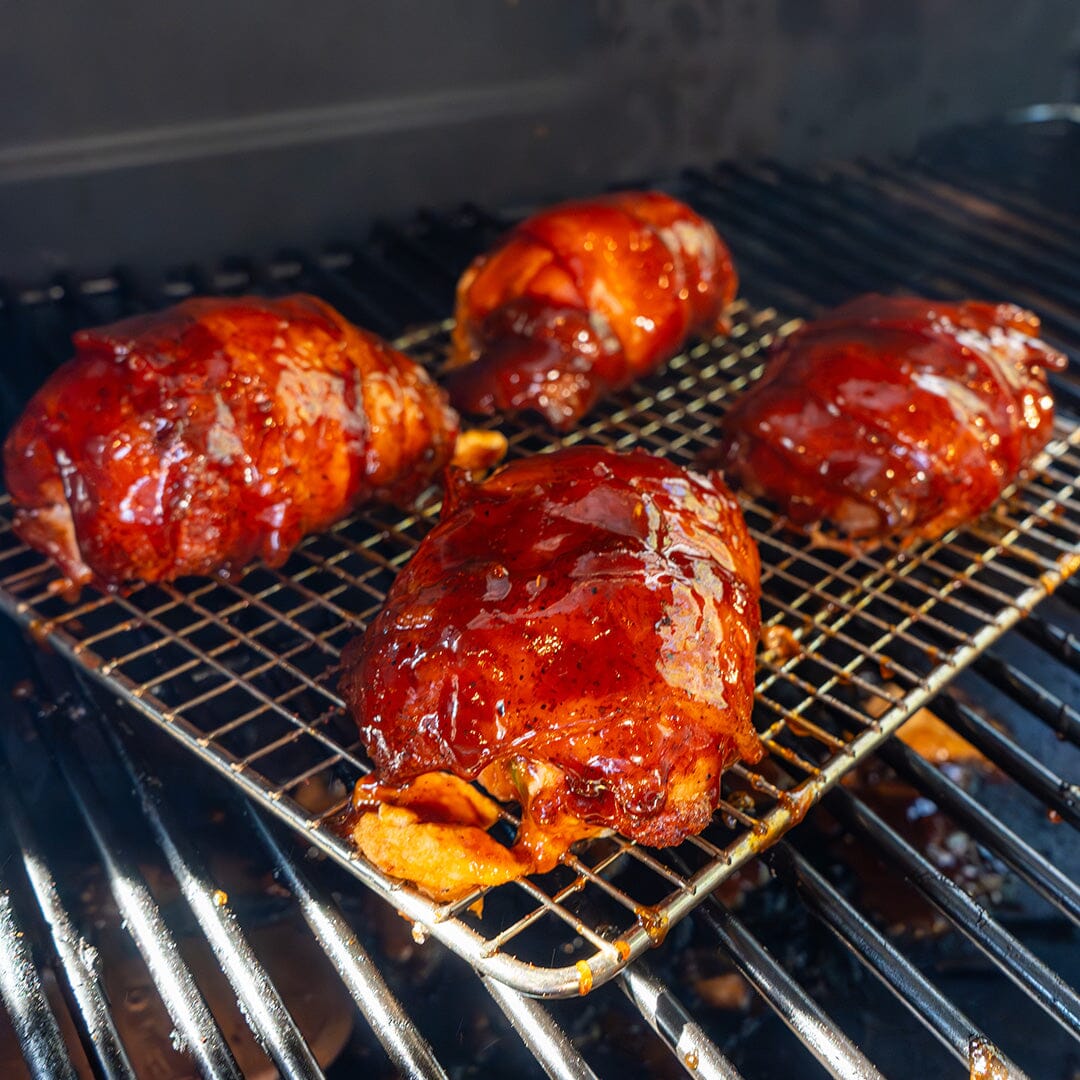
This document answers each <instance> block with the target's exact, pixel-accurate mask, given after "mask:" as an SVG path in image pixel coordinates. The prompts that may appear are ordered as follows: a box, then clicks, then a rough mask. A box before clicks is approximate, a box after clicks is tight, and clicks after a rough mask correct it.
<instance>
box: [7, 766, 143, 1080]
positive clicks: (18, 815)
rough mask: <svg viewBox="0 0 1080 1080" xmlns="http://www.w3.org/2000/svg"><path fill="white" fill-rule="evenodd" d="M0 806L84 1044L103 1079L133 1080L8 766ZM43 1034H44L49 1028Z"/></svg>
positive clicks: (85, 949)
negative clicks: (47, 934) (51, 946)
mask: <svg viewBox="0 0 1080 1080" xmlns="http://www.w3.org/2000/svg"><path fill="white" fill-rule="evenodd" d="M0 806H2V807H3V814H4V823H3V827H4V828H9V829H10V830H11V834H12V835H11V840H12V848H13V850H18V853H19V857H20V858H21V861H22V864H23V870H24V871H25V873H26V877H27V880H28V882H29V884H30V888H31V890H32V891H33V894H34V899H35V900H36V901H37V904H38V907H39V908H40V910H41V914H42V916H43V917H44V919H45V922H46V923H47V925H48V927H49V934H50V937H51V939H52V944H53V947H54V948H55V949H56V954H57V957H58V958H59V960H60V970H61V972H62V973H63V978H64V980H65V981H66V983H67V987H68V990H69V992H70V994H71V996H72V998H73V1000H74V1001H75V1004H76V1006H77V1008H78V1015H79V1018H80V1019H81V1020H82V1027H83V1031H84V1033H85V1042H86V1043H88V1044H89V1046H90V1047H91V1048H92V1051H93V1054H94V1056H95V1058H96V1062H97V1067H98V1068H99V1069H100V1070H101V1075H102V1076H103V1077H105V1078H106V1080H125V1078H132V1080H134V1076H135V1072H134V1070H133V1069H132V1067H131V1061H130V1060H129V1058H128V1055H127V1051H126V1050H125V1049H124V1045H123V1043H122V1042H121V1040H120V1036H119V1034H118V1033H117V1031H116V1024H115V1022H114V1020H113V1014H112V1009H111V1008H110V1006H109V1000H108V997H107V996H106V994H105V990H104V988H103V986H102V985H101V979H100V974H99V972H98V970H97V967H96V963H95V961H96V953H95V951H94V949H93V946H91V945H90V944H89V942H87V941H86V939H85V938H84V937H83V936H82V935H81V934H79V932H78V931H77V930H76V928H75V926H74V925H73V923H72V921H71V916H70V915H69V914H68V911H67V909H66V908H65V907H64V904H63V901H62V900H61V899H60V895H59V892H58V891H57V888H56V882H55V880H54V878H53V874H52V871H51V870H50V869H49V865H48V862H47V860H46V859H45V858H44V856H43V855H42V853H41V848H40V845H39V843H38V840H37V837H36V836H35V834H34V829H33V827H32V826H31V824H30V821H29V818H28V815H27V811H26V808H25V807H24V806H23V803H22V800H21V798H20V797H19V795H18V788H17V785H16V782H15V777H14V775H13V773H12V771H11V769H10V766H5V768H3V769H2V770H0ZM42 1030H43V1031H45V1030H48V1029H47V1026H45V1027H43V1028H42ZM58 1034H59V1033H58V1032H57V1035H58ZM51 1035H52V1033H51V1032H50V1037H51ZM33 1056H35V1055H33V1054H29V1055H28V1057H33ZM58 1075H62V1073H58Z"/></svg>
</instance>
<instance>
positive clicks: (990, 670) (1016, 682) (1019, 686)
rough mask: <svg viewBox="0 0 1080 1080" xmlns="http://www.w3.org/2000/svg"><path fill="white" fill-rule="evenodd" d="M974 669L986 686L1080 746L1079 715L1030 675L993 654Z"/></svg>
mask: <svg viewBox="0 0 1080 1080" xmlns="http://www.w3.org/2000/svg"><path fill="white" fill-rule="evenodd" d="M973 667H974V668H975V670H976V671H977V672H978V673H979V674H980V675H981V676H982V677H983V678H984V679H986V681H987V682H989V683H991V684H993V685H994V686H996V687H997V688H998V689H999V690H1004V691H1005V693H1007V694H1008V695H1009V697H1011V698H1012V699H1013V700H1014V701H1017V702H1019V703H1020V704H1021V705H1023V706H1024V707H1025V708H1026V709H1028V710H1029V711H1030V712H1032V713H1034V714H1035V715H1036V716H1037V717H1038V718H1039V719H1040V720H1042V721H1043V722H1044V723H1045V724H1047V725H1048V726H1049V727H1051V728H1053V730H1054V731H1056V732H1057V733H1058V734H1059V735H1060V736H1061V737H1062V738H1063V739H1068V740H1069V741H1070V742H1073V743H1076V744H1077V745H1080V712H1077V710H1076V709H1074V708H1073V706H1072V705H1070V704H1069V703H1068V702H1067V701H1062V700H1061V698H1059V697H1058V696H1057V695H1055V694H1052V693H1050V691H1049V690H1044V689H1043V688H1042V687H1041V686H1039V684H1038V683H1037V682H1036V681H1035V680H1034V679H1033V678H1031V676H1030V675H1025V674H1024V673H1023V672H1022V671H1019V670H1018V669H1017V668H1015V667H1013V665H1012V664H1009V663H1006V662H1005V661H1004V660H1002V659H1001V657H999V656H995V655H994V654H993V653H984V654H983V655H982V656H980V657H979V658H978V660H976V661H975V663H974V665H973Z"/></svg>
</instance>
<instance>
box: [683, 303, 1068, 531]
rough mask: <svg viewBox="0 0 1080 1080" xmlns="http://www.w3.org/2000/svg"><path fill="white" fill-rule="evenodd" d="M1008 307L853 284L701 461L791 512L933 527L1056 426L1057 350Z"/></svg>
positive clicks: (973, 502)
mask: <svg viewBox="0 0 1080 1080" xmlns="http://www.w3.org/2000/svg"><path fill="white" fill-rule="evenodd" d="M1038 332H1039V320H1038V319H1037V318H1036V317H1035V316H1034V315H1032V314H1031V313H1030V312H1028V311H1024V310H1022V309H1020V308H1018V307H1015V306H1014V305H1012V304H986V303H977V302H974V301H967V302H964V303H944V302H938V301H931V300H921V299H917V298H915V297H902V298H893V297H884V296H864V297H861V298H859V299H857V300H853V301H851V302H850V303H847V304H844V305H843V306H842V307H839V308H837V309H836V310H835V311H833V312H831V313H829V314H827V315H825V316H823V317H822V318H821V319H818V320H816V321H814V322H811V323H808V324H807V325H805V326H804V327H802V328H801V329H799V330H797V331H796V332H795V333H794V334H792V335H791V336H790V337H789V338H787V339H786V340H785V341H783V342H781V343H780V344H779V345H778V346H776V348H775V349H774V351H773V353H772V355H771V356H770V357H769V359H768V363H767V367H766V370H765V375H764V376H763V377H762V379H761V381H760V382H759V383H758V384H757V385H755V386H753V387H752V388H751V389H750V390H749V391H747V392H746V393H744V394H743V395H741V396H740V397H738V398H737V399H736V400H735V402H734V404H733V405H732V407H731V410H730V412H728V414H727V415H726V416H725V418H724V421H723V428H722V441H721V444H720V446H719V448H718V450H717V451H716V452H713V453H710V454H709V455H707V456H706V457H705V458H704V459H703V462H704V463H707V464H710V465H719V466H720V467H721V468H722V469H723V471H724V473H725V475H726V476H728V477H729V478H730V479H732V480H735V481H737V482H738V483H739V484H741V485H742V486H743V487H744V488H745V489H746V490H748V491H749V492H750V493H752V494H754V495H765V496H767V497H768V498H769V499H771V500H772V501H773V502H775V503H776V504H778V506H779V507H780V509H781V510H782V512H783V513H784V514H785V515H786V517H787V519H788V520H789V521H790V522H791V523H792V524H794V525H797V526H802V527H807V528H814V527H816V526H818V525H819V524H827V523H828V524H832V525H834V526H836V527H837V528H839V530H840V531H841V532H843V533H845V534H846V535H847V536H849V537H854V538H862V537H867V538H875V537H884V536H889V535H900V536H904V537H907V538H912V537H918V536H924V537H935V536H940V535H941V534H942V533H944V532H946V531H947V530H948V529H951V528H953V527H954V526H956V525H958V524H960V523H962V522H964V521H966V520H969V519H970V518H973V517H975V516H977V515H979V514H981V513H982V512H983V511H984V510H986V509H988V508H989V507H990V506H991V505H992V504H993V503H994V501H995V500H996V499H997V498H998V497H999V496H1000V495H1001V493H1002V492H1003V491H1004V489H1005V488H1006V487H1008V485H1009V484H1011V483H1012V482H1013V481H1014V480H1016V478H1017V477H1018V476H1019V475H1021V474H1022V472H1023V471H1024V470H1025V469H1026V468H1027V467H1028V466H1029V465H1030V464H1031V462H1032V461H1033V459H1034V458H1035V456H1036V455H1037V454H1038V453H1039V451H1040V450H1041V449H1042V448H1043V447H1044V446H1045V445H1046V443H1047V441H1048V440H1049V438H1050V434H1051V431H1052V427H1053V399H1052V397H1051V395H1050V392H1049V389H1048V385H1047V378H1046V371H1047V369H1050V370H1055V369H1056V370H1060V369H1061V368H1063V367H1064V365H1065V357H1064V356H1062V355H1061V354H1060V353H1058V352H1056V351H1055V350H1053V349H1051V348H1050V347H1049V346H1047V345H1046V344H1044V343H1043V342H1042V341H1040V340H1039V339H1038V336H1037V335H1038Z"/></svg>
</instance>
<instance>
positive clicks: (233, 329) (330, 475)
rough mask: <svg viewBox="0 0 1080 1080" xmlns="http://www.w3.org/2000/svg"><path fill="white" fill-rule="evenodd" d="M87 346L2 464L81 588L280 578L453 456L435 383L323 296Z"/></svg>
mask: <svg viewBox="0 0 1080 1080" xmlns="http://www.w3.org/2000/svg"><path fill="white" fill-rule="evenodd" d="M74 343H75V349H76V355H75V357H74V358H73V359H71V360H69V361H68V362H67V363H66V364H64V365H63V366H62V367H61V368H60V369H59V370H58V371H57V372H56V373H55V374H54V375H52V377H51V378H50V379H49V380H48V381H47V382H46V383H45V385H44V386H43V387H42V388H41V389H40V390H39V391H38V392H37V394H35V395H34V397H33V399H32V400H31V402H30V404H29V405H28V406H27V408H26V411H25V412H24V413H23V415H22V417H21V418H20V420H19V421H18V422H17V423H16V425H15V427H14V429H13V430H12V432H11V434H10V436H9V437H8V440H7V442H6V444H5V447H4V472H5V479H6V482H7V486H8V490H9V491H10V493H11V496H12V500H13V501H14V503H15V506H16V515H15V529H16V531H17V532H18V533H19V535H20V536H21V537H22V539H24V540H25V541H26V542H27V543H29V544H31V545H32V546H34V547H36V548H38V549H39V550H41V551H43V552H45V553H46V554H48V555H50V556H51V557H52V558H53V559H54V560H55V561H56V562H57V563H58V564H59V565H60V567H61V569H62V570H63V572H64V573H65V574H66V575H67V577H68V579H69V580H70V581H71V582H72V583H74V584H83V583H85V582H88V581H95V582H97V583H98V584H100V585H105V586H110V587H115V586H121V585H124V584H125V583H128V582H132V581H136V580H138V581H167V580H171V579H173V578H176V577H179V576H181V575H183V574H206V573H210V572H212V571H214V570H227V569H228V568H230V567H238V566H242V565H244V564H245V563H247V562H249V561H250V560H251V559H253V558H255V557H256V556H261V557H262V558H263V559H265V560H266V561H267V562H268V563H270V564H271V565H278V564H280V563H282V562H284V560H285V559H286V557H287V556H288V555H289V553H290V551H292V549H293V548H294V547H295V546H296V544H297V543H299V541H300V539H301V538H302V537H303V536H304V535H305V534H307V533H309V532H314V531H318V530H320V529H324V528H326V526H328V525H329V524H330V523H331V522H333V521H335V520H336V519H337V518H339V517H341V516H343V515H344V514H345V513H347V512H348V511H349V510H350V509H351V508H352V507H353V506H354V505H356V504H357V503H359V502H361V501H364V500H366V499H371V498H383V499H389V500H392V501H395V502H401V501H408V500H409V499H410V498H412V497H413V496H414V495H416V494H417V493H418V492H419V491H420V490H422V489H423V488H424V487H426V486H427V484H428V483H429V482H430V481H431V479H432V478H433V477H434V476H435V475H436V474H437V473H438V472H439V471H440V470H441V469H442V467H443V466H444V465H445V464H446V462H447V461H448V460H449V458H450V455H451V452H452V451H453V449H454V444H455V438H456V436H457V431H458V418H457V415H456V413H454V411H453V410H452V409H451V408H450V407H449V405H448V404H447V402H446V398H445V395H444V394H443V392H442V391H441V390H440V389H438V388H437V387H436V386H435V384H434V383H433V382H432V381H431V380H430V379H429V378H428V377H427V375H426V374H425V373H424V372H423V370H422V369H421V368H420V367H419V366H418V365H417V364H416V363H415V362H414V361H412V360H411V359H409V358H408V357H406V356H404V355H403V354H402V353H399V352H397V351H395V350H394V349H391V348H390V347H389V346H387V345H386V344H384V343H383V342H382V341H380V340H379V339H378V338H376V337H375V336H374V335H373V334H368V333H366V332H364V331H363V330H359V329H358V328H356V327H354V326H352V325H351V324H350V323H348V322H346V320H345V319H343V318H342V317H341V316H340V315H339V314H338V313H337V312H336V311H334V309H333V308H331V307H330V306H329V305H328V304H325V303H323V302H322V301H321V300H317V299H315V298H314V297H311V296H292V297H287V298H285V299H281V300H262V299H258V298H254V297H248V298H242V299H193V300H186V301H184V302H183V303H182V304H179V305H177V306H176V307H173V308H170V309H168V310H166V311H163V312H159V313H156V314H151V315H140V316H137V317H135V318H132V319H127V320H124V321H123V322H119V323H116V324H114V325H112V326H105V327H100V328H98V329H94V330H84V331H80V332H79V333H77V334H76V335H75V337H74Z"/></svg>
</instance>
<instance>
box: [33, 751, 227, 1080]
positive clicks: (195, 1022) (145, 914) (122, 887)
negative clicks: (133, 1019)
mask: <svg viewBox="0 0 1080 1080" xmlns="http://www.w3.org/2000/svg"><path fill="white" fill-rule="evenodd" d="M48 745H49V747H50V750H51V751H52V753H53V755H54V756H55V758H56V760H57V763H58V764H59V766H60V770H61V772H62V773H63V776H64V779H65V781H66V782H67V786H68V787H69V788H70V789H71V792H72V795H73V796H74V799H75V803H76V806H77V807H78V810H79V813H80V815H81V817H82V819H83V821H84V822H85V824H86V826H87V829H88V830H89V832H90V835H91V837H92V839H93V841H94V847H95V848H96V849H97V852H98V855H99V857H100V859H101V863H102V865H103V866H104V868H105V873H106V875H107V877H108V881H109V887H110V890H111V891H112V894H113V896H114V898H115V899H116V904H117V907H118V909H119V910H120V913H121V916H122V918H123V919H124V925H125V927H126V928H127V930H128V933H129V934H130V935H131V937H132V938H133V940H134V941H135V943H136V945H137V946H138V948H139V952H141V953H142V955H143V959H144V960H145V961H146V965H147V967H148V968H149V969H150V973H151V975H152V977H153V979H154V983H155V984H156V986H157V987H158V989H159V991H160V993H161V995H162V1000H163V1001H164V1003H165V1007H166V1008H167V1009H168V1011H169V1015H170V1016H171V1017H172V1019H173V1022H174V1023H175V1024H176V1029H177V1031H178V1032H179V1034H180V1037H181V1039H182V1040H183V1044H184V1046H186V1047H187V1049H188V1050H189V1052H190V1053H191V1054H192V1055H193V1057H194V1058H195V1060H196V1061H197V1063H198V1065H199V1069H200V1071H201V1072H202V1073H203V1074H204V1075H205V1076H207V1077H212V1078H214V1080H218V1078H223V1080H224V1078H228V1080H241V1078H240V1070H239V1068H238V1067H237V1064H236V1060H235V1059H234V1058H233V1055H232V1051H231V1050H230V1049H229V1046H228V1044H227V1043H226V1041H225V1038H224V1036H223V1035H222V1033H221V1029H220V1028H219V1027H218V1025H217V1022H216V1021H215V1020H214V1017H213V1015H212V1014H211V1012H210V1009H209V1007H208V1006H207V1004H206V1001H205V999H204V998H203V996H202V993H201V992H200V990H199V988H198V985H197V984H196V982H195V979H194V977H193V975H192V974H191V971H190V969H189V968H188V966H187V965H186V964H185V963H184V961H183V960H182V959H181V957H180V951H179V948H178V946H177V943H176V939H175V938H174V937H173V935H172V933H171V931H170V930H169V928H168V927H167V926H166V925H165V921H164V919H163V918H162V916H161V912H160V911H159V909H158V907H157V905H156V904H155V902H154V899H153V897H152V896H151V894H150V890H149V889H148V888H147V886H146V883H145V882H144V881H143V880H142V877H141V875H140V874H139V871H138V870H137V869H136V867H135V865H134V864H133V863H131V862H130V860H129V859H128V858H127V856H126V855H125V854H124V853H123V848H122V846H121V844H120V843H119V840H118V838H117V836H116V834H115V829H114V826H113V825H112V823H111V821H110V818H109V815H108V814H107V813H106V812H105V810H104V808H103V807H102V806H101V802H100V797H99V795H98V794H97V792H96V791H95V790H94V787H93V781H92V780H91V779H90V777H89V775H87V774H86V773H85V772H84V771H83V770H84V765H83V764H82V762H81V761H80V760H79V759H78V758H77V756H76V755H75V754H74V752H73V750H72V748H71V747H70V745H69V744H67V743H66V742H65V740H64V739H62V738H50V739H48Z"/></svg>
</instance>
